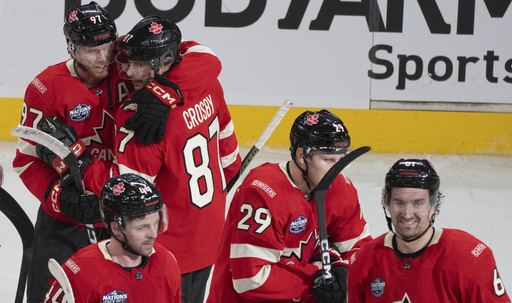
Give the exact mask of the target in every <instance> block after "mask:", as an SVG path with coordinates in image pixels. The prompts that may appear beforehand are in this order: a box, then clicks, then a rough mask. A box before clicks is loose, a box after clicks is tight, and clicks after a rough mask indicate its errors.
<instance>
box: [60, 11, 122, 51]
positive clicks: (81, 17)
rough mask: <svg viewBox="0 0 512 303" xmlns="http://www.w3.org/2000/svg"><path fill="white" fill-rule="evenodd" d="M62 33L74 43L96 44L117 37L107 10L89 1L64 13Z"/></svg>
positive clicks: (112, 20) (113, 39)
mask: <svg viewBox="0 0 512 303" xmlns="http://www.w3.org/2000/svg"><path fill="white" fill-rule="evenodd" d="M64 35H65V36H66V40H67V41H71V42H72V43H74V44H75V45H83V46H91V47H92V46H98V45H102V44H106V43H109V42H113V41H115V40H116V39H117V28H116V25H115V23H114V19H112V18H111V17H110V16H109V14H108V13H107V11H106V10H105V9H104V8H103V7H101V6H100V5H98V4H97V3H96V2H94V1H91V2H90V3H89V4H84V5H81V6H77V7H73V8H71V9H70V10H69V11H68V13H67V14H66V19H65V23H64Z"/></svg>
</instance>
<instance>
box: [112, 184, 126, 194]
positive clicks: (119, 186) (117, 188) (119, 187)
mask: <svg viewBox="0 0 512 303" xmlns="http://www.w3.org/2000/svg"><path fill="white" fill-rule="evenodd" d="M113 190H114V195H116V196H119V195H120V194H122V193H124V184H123V183H119V184H117V185H114V188H113Z"/></svg>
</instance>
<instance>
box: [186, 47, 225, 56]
mask: <svg viewBox="0 0 512 303" xmlns="http://www.w3.org/2000/svg"><path fill="white" fill-rule="evenodd" d="M188 53H206V54H212V55H213V56H215V57H217V55H215V53H214V52H213V51H212V50H211V49H210V48H209V47H207V46H204V45H194V46H191V47H189V48H188V49H187V51H186V52H185V54H183V55H186V54H188Z"/></svg>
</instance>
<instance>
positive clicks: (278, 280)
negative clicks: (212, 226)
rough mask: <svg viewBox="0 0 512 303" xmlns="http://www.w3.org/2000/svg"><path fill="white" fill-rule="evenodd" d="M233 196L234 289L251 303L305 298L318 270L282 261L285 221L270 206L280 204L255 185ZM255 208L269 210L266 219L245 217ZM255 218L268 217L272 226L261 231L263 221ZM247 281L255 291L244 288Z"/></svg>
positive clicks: (307, 264) (313, 266)
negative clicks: (251, 302)
mask: <svg viewBox="0 0 512 303" xmlns="http://www.w3.org/2000/svg"><path fill="white" fill-rule="evenodd" d="M246 185H247V184H246ZM274 189H276V188H275V187H274ZM236 195H237V197H236V198H234V199H233V202H232V203H237V204H236V205H237V207H232V208H231V209H230V211H231V212H232V213H230V215H232V216H233V217H232V219H231V220H232V221H233V222H237V226H236V228H234V234H233V238H232V241H231V254H230V263H231V274H232V279H233V285H234V286H235V290H236V291H237V292H238V293H240V294H241V295H242V296H243V297H244V298H248V299H253V300H270V299H291V298H299V297H304V296H305V295H306V296H308V295H309V290H310V284H311V277H312V276H313V275H314V273H315V272H317V271H318V267H316V266H315V265H312V264H309V263H307V262H303V263H305V264H299V263H298V262H287V263H285V262H283V261H282V260H281V256H282V254H283V251H284V250H285V248H286V243H285V237H286V235H285V234H284V233H285V232H286V230H287V226H286V224H287V223H288V221H286V220H284V218H283V216H282V215H281V216H280V214H279V210H278V209H276V208H274V207H273V206H272V203H274V204H275V203H279V201H271V198H270V197H269V196H268V195H267V194H265V193H264V192H262V191H261V190H260V189H258V188H256V187H254V186H245V187H244V188H243V189H242V190H239V191H237V194H236ZM258 209H260V210H264V209H268V211H269V213H268V214H267V216H266V217H264V216H253V217H251V218H248V217H246V216H247V215H248V214H249V213H250V210H254V211H255V210H258ZM256 218H266V219H268V220H270V218H271V220H270V221H271V224H270V225H269V226H268V227H266V228H264V229H263V228H262V227H265V225H264V224H262V223H265V221H260V222H258V219H256ZM313 242H314V241H313ZM247 280H249V281H251V282H250V284H252V285H254V287H255V288H254V289H245V287H247V285H248V283H247ZM262 281H264V282H263V283H262ZM283 281H286V282H285V283H286V287H283V286H282V283H283ZM256 285H257V287H256Z"/></svg>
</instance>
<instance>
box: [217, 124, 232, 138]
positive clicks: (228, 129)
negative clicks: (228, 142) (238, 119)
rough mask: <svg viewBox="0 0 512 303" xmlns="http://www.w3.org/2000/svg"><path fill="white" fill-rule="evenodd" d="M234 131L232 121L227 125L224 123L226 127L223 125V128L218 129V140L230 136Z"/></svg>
mask: <svg viewBox="0 0 512 303" xmlns="http://www.w3.org/2000/svg"><path fill="white" fill-rule="evenodd" d="M234 132H235V126H234V125H233V121H229V123H228V125H226V127H224V129H223V130H221V131H220V134H219V140H222V139H224V138H227V137H229V136H231V135H232V134H233V133H234Z"/></svg>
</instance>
